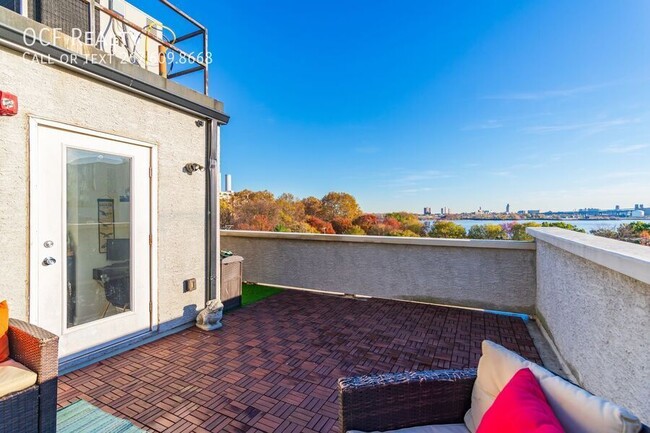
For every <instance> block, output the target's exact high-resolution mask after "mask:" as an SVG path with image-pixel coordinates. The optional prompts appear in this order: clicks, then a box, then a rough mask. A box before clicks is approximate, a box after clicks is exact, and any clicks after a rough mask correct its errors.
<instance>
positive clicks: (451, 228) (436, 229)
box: [429, 220, 467, 239]
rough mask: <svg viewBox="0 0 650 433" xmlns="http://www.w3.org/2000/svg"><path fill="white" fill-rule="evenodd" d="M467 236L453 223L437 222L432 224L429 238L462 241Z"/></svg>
mask: <svg viewBox="0 0 650 433" xmlns="http://www.w3.org/2000/svg"><path fill="white" fill-rule="evenodd" d="M466 235H467V233H466V232H465V228H464V227H463V226H461V225H460V224H456V223H455V222H453V221H444V220H439V221H436V222H435V223H433V226H432V227H431V230H430V231H429V236H431V237H432V238H450V239H462V238H464V237H465V236H466Z"/></svg>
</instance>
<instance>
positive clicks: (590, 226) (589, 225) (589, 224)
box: [424, 219, 648, 233]
mask: <svg viewBox="0 0 650 433" xmlns="http://www.w3.org/2000/svg"><path fill="white" fill-rule="evenodd" d="M452 221H453V222H455V223H456V224H458V225H461V226H463V227H464V228H465V229H466V230H468V229H469V228H470V227H472V226H473V225H476V224H479V225H481V224H507V223H513V222H516V223H520V224H523V223H526V222H536V223H540V224H541V223H544V222H549V223H553V222H559V221H562V222H566V223H569V224H573V225H574V226H576V227H578V228H581V229H584V230H585V231H586V232H587V233H589V232H590V231H591V230H596V229H616V228H618V226H620V225H621V224H628V223H631V222H633V221H639V220H637V219H620V220H452ZM433 222H434V221H425V222H424V223H425V225H426V226H427V227H430V226H431V225H432V224H433ZM645 222H648V220H645Z"/></svg>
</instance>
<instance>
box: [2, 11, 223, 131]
mask: <svg viewBox="0 0 650 433" xmlns="http://www.w3.org/2000/svg"><path fill="white" fill-rule="evenodd" d="M34 35H36V39H34V38H33V36H34ZM32 43H33V44H32ZM0 44H3V45H7V46H10V47H12V48H16V49H20V50H22V51H31V52H35V53H37V54H40V55H43V56H46V57H45V58H44V59H43V60H44V61H45V62H47V60H48V57H47V56H50V58H51V59H53V60H60V59H61V55H66V54H67V57H64V58H65V59H66V60H67V61H65V60H64V61H62V62H61V63H67V64H68V65H69V66H71V67H74V68H76V69H79V70H80V71H84V72H86V73H91V74H94V75H96V76H98V77H100V78H104V79H106V80H108V81H113V82H116V83H117V84H121V86H123V87H126V88H132V89H133V90H135V91H139V92H141V93H145V94H149V95H150V96H156V97H157V98H159V99H163V100H166V101H167V102H170V103H173V104H177V105H181V106H184V107H183V108H186V109H188V110H190V111H195V112H196V113H200V114H203V115H205V116H206V117H210V118H214V119H216V120H218V121H220V122H222V123H227V122H228V120H229V117H228V116H227V115H226V114H225V113H224V106H223V102H221V101H218V100H216V99H214V98H211V97H210V96H207V95H204V94H202V93H199V92H196V91H195V90H192V89H190V88H188V87H185V86H183V85H180V84H178V83H176V82H174V81H171V80H168V79H167V78H164V77H161V76H160V75H157V74H154V73H152V72H150V71H147V70H146V69H144V68H141V67H140V66H137V65H132V64H130V63H128V62H123V61H121V59H119V58H117V57H115V56H110V55H108V53H107V52H105V51H102V50H100V49H97V48H95V47H93V46H91V45H88V44H85V43H83V42H81V41H80V40H79V39H76V38H73V37H71V36H69V35H66V34H63V33H62V32H60V31H55V30H54V29H52V28H50V27H48V26H45V25H43V24H41V23H39V22H37V21H34V20H32V19H30V18H27V17H24V16H22V15H20V14H17V13H15V12H13V11H11V10H9V9H7V8H3V7H0ZM70 54H74V55H76V56H78V60H76V61H74V58H73V57H72V56H70ZM92 59H97V60H101V62H94V63H93V61H92ZM154 91H155V92H154ZM183 103H185V104H183Z"/></svg>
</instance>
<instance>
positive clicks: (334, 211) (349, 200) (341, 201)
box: [316, 192, 362, 221]
mask: <svg viewBox="0 0 650 433" xmlns="http://www.w3.org/2000/svg"><path fill="white" fill-rule="evenodd" d="M361 213H362V212H361V208H360V207H359V204H358V203H357V200H356V199H355V198H354V197H353V196H352V195H350V194H348V193H346V192H330V193H327V195H325V197H323V198H322V199H321V208H320V211H319V212H318V213H317V214H316V216H318V217H319V218H321V219H323V220H325V221H332V220H333V219H334V218H349V219H350V220H353V219H355V218H356V217H358V216H359V215H361Z"/></svg>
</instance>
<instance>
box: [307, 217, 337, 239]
mask: <svg viewBox="0 0 650 433" xmlns="http://www.w3.org/2000/svg"><path fill="white" fill-rule="evenodd" d="M307 224H309V225H310V226H312V227H313V228H315V229H316V230H317V231H318V233H325V234H328V235H333V234H336V232H335V231H334V228H333V227H332V224H331V223H329V222H327V221H323V220H322V219H320V218H318V217H315V216H310V217H307Z"/></svg>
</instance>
